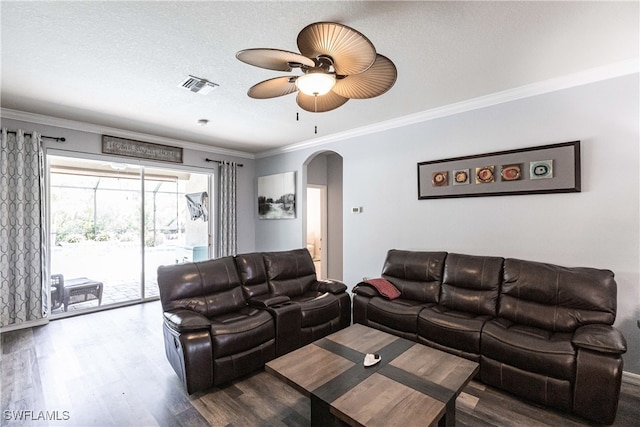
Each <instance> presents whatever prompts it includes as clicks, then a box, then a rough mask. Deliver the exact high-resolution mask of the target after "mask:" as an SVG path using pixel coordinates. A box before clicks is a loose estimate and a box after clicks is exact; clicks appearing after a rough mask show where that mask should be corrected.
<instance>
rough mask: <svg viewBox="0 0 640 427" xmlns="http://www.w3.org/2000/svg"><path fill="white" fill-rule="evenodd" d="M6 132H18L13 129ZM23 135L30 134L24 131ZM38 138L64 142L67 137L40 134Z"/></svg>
mask: <svg viewBox="0 0 640 427" xmlns="http://www.w3.org/2000/svg"><path fill="white" fill-rule="evenodd" d="M7 133H15V134H16V135H17V134H18V132H16V131H15V130H8V131H7ZM24 136H31V134H30V133H28V132H25V134H24ZM40 138H47V139H54V140H56V141H58V142H65V141H66V140H67V138H65V137H64V136H61V137H58V136H46V135H40Z"/></svg>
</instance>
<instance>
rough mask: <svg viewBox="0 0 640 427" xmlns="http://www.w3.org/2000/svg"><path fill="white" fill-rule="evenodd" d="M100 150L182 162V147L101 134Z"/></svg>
mask: <svg viewBox="0 0 640 427" xmlns="http://www.w3.org/2000/svg"><path fill="white" fill-rule="evenodd" d="M102 152H103V153H104V154H115V155H118V156H124V157H136V158H138V159H148V160H159V161H162V162H171V163H182V148H181V147H171V146H169V145H161V144H154V143H152V142H143V141H136V140H133V139H126V138H118V137H115V136H109V135H102Z"/></svg>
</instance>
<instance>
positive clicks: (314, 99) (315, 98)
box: [313, 93, 318, 135]
mask: <svg viewBox="0 0 640 427" xmlns="http://www.w3.org/2000/svg"><path fill="white" fill-rule="evenodd" d="M313 112H314V113H316V114H315V116H314V117H315V118H316V125H315V126H314V129H315V130H314V132H313V133H314V134H316V135H317V134H318V94H317V93H316V94H315V95H314V96H313Z"/></svg>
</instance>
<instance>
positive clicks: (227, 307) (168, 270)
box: [158, 257, 246, 317]
mask: <svg viewBox="0 0 640 427" xmlns="http://www.w3.org/2000/svg"><path fill="white" fill-rule="evenodd" d="M158 287H159V289H160V300H161V301H162V308H163V310H164V311H170V310H175V309H178V308H185V309H188V310H192V311H195V312H197V313H200V314H202V315H203V316H206V317H212V316H219V315H222V314H225V313H229V312H232V311H237V310H239V309H241V308H243V307H245V306H246V300H245V298H244V295H243V293H242V287H241V286H240V278H239V277H238V273H237V272H236V268H235V263H234V261H233V257H224V258H219V259H212V260H207V261H200V262H191V263H185V264H175V265H166V266H160V267H158Z"/></svg>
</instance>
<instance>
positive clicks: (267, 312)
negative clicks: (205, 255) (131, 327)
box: [158, 249, 351, 394]
mask: <svg viewBox="0 0 640 427" xmlns="http://www.w3.org/2000/svg"><path fill="white" fill-rule="evenodd" d="M158 286H159V289H160V300H161V303H162V308H163V311H164V313H163V315H164V323H163V331H164V332H163V333H164V343H165V353H166V355H167V359H168V360H169V362H170V364H171V366H172V367H173V369H174V370H175V371H176V373H177V374H178V377H179V378H180V380H181V381H182V383H183V384H184V386H185V387H186V389H187V392H188V393H189V394H191V393H195V392H197V391H203V390H206V389H209V388H211V387H213V386H217V385H220V384H223V383H226V382H229V381H231V380H233V379H235V378H238V377H241V376H243V375H246V374H248V373H250V372H252V371H255V370H257V369H260V368H262V367H263V366H264V364H265V363H266V362H268V361H269V360H271V359H274V358H275V357H277V356H280V355H282V354H285V353H287V352H289V351H292V350H295V349H296V348H298V347H300V346H302V345H305V344H307V343H309V342H311V341H314V340H316V339H318V338H321V337H323V336H326V335H328V334H331V333H333V332H335V331H337V330H339V329H342V328H344V327H346V326H348V325H349V324H350V323H351V299H350V297H349V294H348V293H347V292H346V289H347V287H346V285H344V284H343V283H341V282H338V281H333V280H317V278H316V274H315V268H314V265H313V260H312V259H311V256H310V254H309V252H308V251H307V250H306V249H299V250H293V251H285V252H266V253H253V254H243V255H238V256H236V257H224V258H219V259H214V260H207V261H200V262H195V263H185V264H175V265H169V266H160V267H158Z"/></svg>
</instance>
